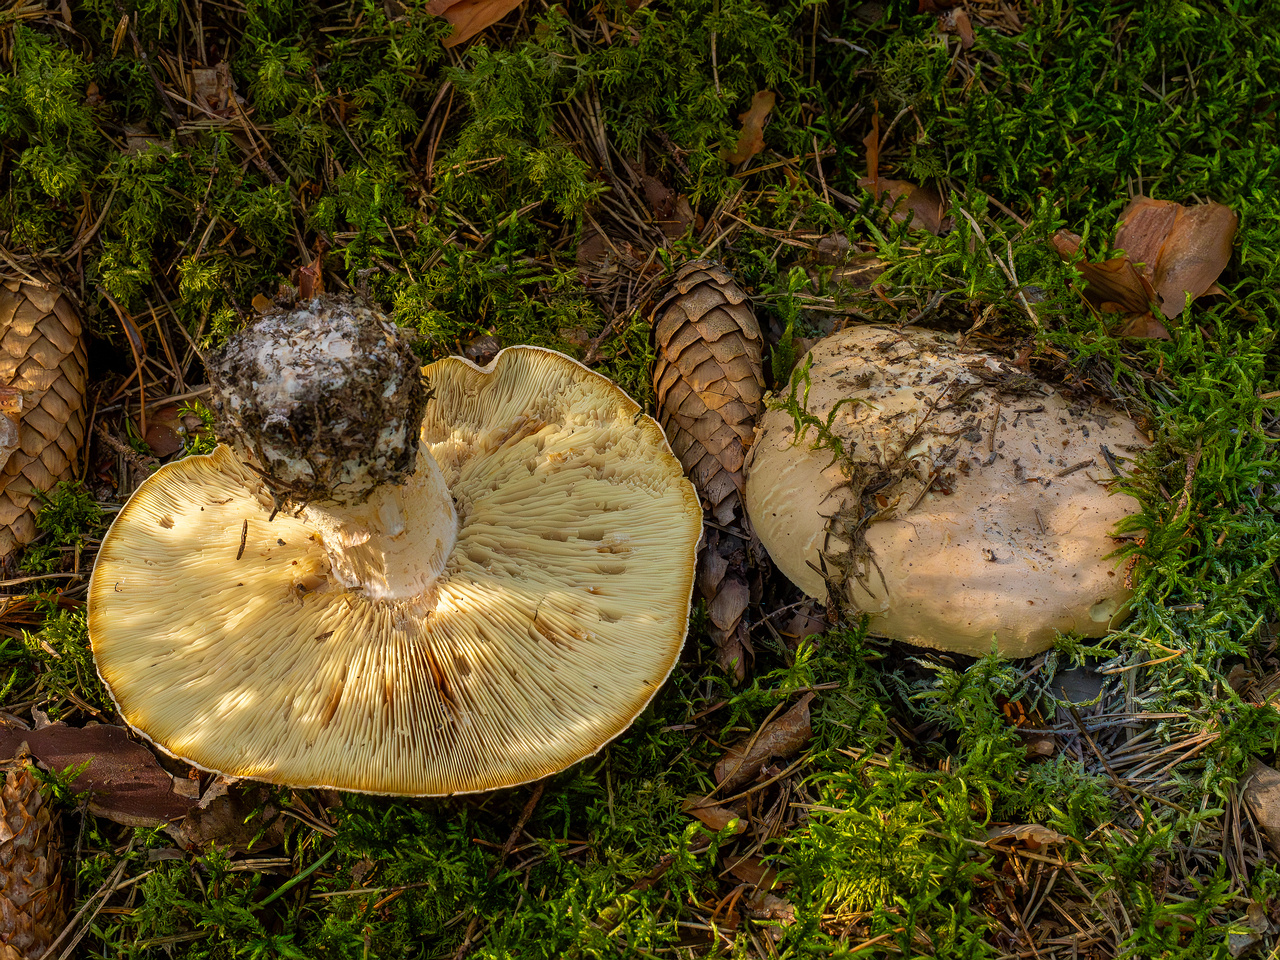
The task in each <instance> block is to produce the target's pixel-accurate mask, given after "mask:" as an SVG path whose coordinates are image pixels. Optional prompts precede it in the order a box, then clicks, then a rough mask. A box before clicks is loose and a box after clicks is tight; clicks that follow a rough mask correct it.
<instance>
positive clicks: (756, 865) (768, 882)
mask: <svg viewBox="0 0 1280 960" xmlns="http://www.w3.org/2000/svg"><path fill="white" fill-rule="evenodd" d="M729 873H731V874H733V876H735V877H737V878H738V879H739V880H741V881H742V882H743V883H749V884H751V887H752V890H753V891H755V892H757V893H761V892H767V891H769V890H772V889H773V884H774V881H776V880H777V879H778V871H777V870H775V869H774V868H773V867H769V866H766V865H765V864H764V863H762V862H761V860H760V858H759V857H743V858H742V859H740V860H737V861H735V862H734V863H732V864H730V865H729Z"/></svg>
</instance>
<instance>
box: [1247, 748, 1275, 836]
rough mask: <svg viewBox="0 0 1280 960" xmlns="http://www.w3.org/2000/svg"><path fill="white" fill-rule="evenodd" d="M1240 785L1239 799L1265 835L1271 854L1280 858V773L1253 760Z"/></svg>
mask: <svg viewBox="0 0 1280 960" xmlns="http://www.w3.org/2000/svg"><path fill="white" fill-rule="evenodd" d="M1240 783H1241V793H1240V795H1241V797H1243V798H1244V802H1245V803H1247V804H1248V805H1249V809H1250V810H1251V811H1252V812H1253V818H1254V819H1255V820H1257V821H1258V825H1259V826H1260V827H1262V832H1263V833H1264V834H1266V837H1267V842H1268V843H1269V844H1270V846H1271V850H1272V852H1274V853H1275V854H1276V855H1277V856H1280V772H1277V771H1276V770H1273V769H1272V768H1271V767H1269V766H1267V765H1266V764H1265V763H1260V762H1258V761H1257V760H1255V761H1254V762H1253V766H1251V767H1250V768H1249V772H1248V773H1246V774H1245V775H1244V778H1243V779H1242V780H1241V781H1240Z"/></svg>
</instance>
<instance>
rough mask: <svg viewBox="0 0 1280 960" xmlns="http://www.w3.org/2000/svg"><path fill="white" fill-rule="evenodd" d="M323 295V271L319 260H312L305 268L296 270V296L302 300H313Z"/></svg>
mask: <svg viewBox="0 0 1280 960" xmlns="http://www.w3.org/2000/svg"><path fill="white" fill-rule="evenodd" d="M322 293H324V270H323V269H322V268H321V266H320V260H319V258H316V259H315V260H312V261H311V262H310V263H309V264H307V265H306V266H305V267H299V268H298V296H299V298H301V299H303V300H313V299H315V298H316V297H318V296H320V294H322Z"/></svg>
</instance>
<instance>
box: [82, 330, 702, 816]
mask: <svg viewBox="0 0 1280 960" xmlns="http://www.w3.org/2000/svg"><path fill="white" fill-rule="evenodd" d="M422 373H423V374H424V375H425V377H426V379H427V380H428V382H429V387H430V390H431V392H432V395H433V396H432V399H431V400H429V401H428V403H427V407H426V411H425V415H424V418H423V420H422V425H421V445H420V450H419V454H418V459H419V466H418V469H417V471H416V472H415V474H414V477H413V478H412V479H411V480H409V481H407V482H406V483H404V484H401V485H398V486H390V487H389V491H390V492H387V493H386V495H385V498H384V499H382V500H379V497H380V496H382V495H383V493H384V492H385V491H387V490H388V486H387V485H383V486H380V487H378V488H377V490H375V491H374V493H373V495H372V496H371V497H370V498H369V500H368V501H367V502H365V503H363V504H361V505H360V506H359V507H358V508H353V509H354V510H355V511H356V512H355V513H353V514H351V515H350V516H348V517H347V519H346V520H345V521H343V522H345V523H347V526H346V527H342V529H343V530H345V531H346V532H347V533H348V534H351V533H353V531H354V530H355V527H356V526H358V524H359V523H367V524H368V530H366V534H367V537H366V539H364V540H363V541H361V539H360V537H359V536H348V537H347V540H346V541H344V542H343V543H342V544H339V545H337V546H335V545H334V544H333V543H332V542H329V541H330V538H331V535H332V531H331V530H322V529H319V528H318V526H317V524H316V523H315V522H314V520H313V514H312V513H311V507H310V506H308V507H307V508H306V509H304V510H301V511H295V510H294V509H292V508H290V507H285V508H284V509H281V510H280V511H279V512H278V513H276V514H275V515H274V517H273V501H272V496H271V493H270V491H269V490H268V488H267V486H266V484H265V483H264V482H263V480H262V478H261V477H260V476H259V475H258V474H257V473H256V472H254V471H253V470H251V469H250V468H249V467H248V466H246V465H243V464H242V463H241V462H240V460H239V458H238V457H237V456H236V455H235V454H234V453H233V452H232V451H231V449H230V448H228V447H225V446H224V447H219V448H218V450H217V451H216V452H214V453H213V454H212V455H209V456H193V457H188V458H186V459H184V460H180V461H177V462H175V463H171V464H168V465H166V466H164V467H162V468H161V469H160V470H159V471H157V472H156V474H155V475H154V476H153V477H151V478H150V479H149V480H148V481H147V482H146V483H144V484H143V486H142V487H141V488H140V489H139V490H138V492H137V493H136V494H135V495H134V496H133V497H132V498H131V499H130V501H129V502H128V503H127V504H126V505H125V507H124V509H123V510H122V511H121V513H120V515H119V517H118V518H117V519H116V521H115V523H114V524H113V525H112V528H111V530H110V531H109V533H108V534H107V536H106V538H105V539H104V541H103V544H102V548H101V550H100V551H99V554H98V561H97V566H96V567H95V569H94V572H93V577H92V580H91V583H90V590H89V633H90V638H91V640H92V643H93V649H94V657H95V661H96V663H97V667H98V671H99V674H100V675H101V676H102V679H103V681H104V682H105V683H106V685H107V687H108V689H109V690H110V691H111V694H112V696H113V697H114V698H115V701H116V704H117V706H118V708H119V709H120V712H121V714H122V716H123V717H124V718H125V720H126V721H128V723H129V724H130V725H132V726H133V727H134V728H136V729H137V730H138V731H140V732H141V733H142V734H143V735H144V736H146V737H148V738H149V739H151V740H152V741H154V742H155V743H156V744H158V745H159V746H160V747H162V748H163V749H164V750H166V751H168V752H169V753H172V754H174V755H177V756H179V757H182V758H183V759H186V760H188V761H190V762H192V763H194V764H196V765H197V766H200V767H203V768H205V769H209V770H216V771H218V772H221V773H225V774H229V775H233V776H238V777H253V778H258V779H263V780H269V781H271V782H274V783H280V784H286V785H290V786H328V787H336V788H339V789H345V790H358V791H367V792H372V793H385V794H402V795H441V794H451V793H466V792H472V791H478V790H488V789H494V788H498V787H503V786H510V785H514V784H518V783H524V782H528V781H531V780H536V779H538V778H541V777H544V776H547V775H548V774H551V773H554V772H556V771H558V770H561V769H563V768H565V767H567V766H569V765H570V764H572V763H575V762H577V761H578V760H581V759H582V758H583V757H586V756H589V755H591V754H593V753H595V752H596V751H598V750H599V749H600V748H601V747H603V746H604V745H605V744H606V743H608V742H609V741H610V740H612V739H613V738H614V737H616V736H617V735H618V734H619V733H621V732H622V731H623V730H624V729H626V727H627V726H629V725H630V723H631V722H632V720H633V719H634V718H635V717H636V716H637V715H638V714H639V713H640V711H641V710H643V709H644V707H645V705H646V704H647V703H648V702H649V700H650V699H651V698H652V697H653V695H654V694H655V693H656V691H657V690H658V688H659V687H660V686H661V685H662V683H663V681H664V679H665V678H666V677H667V675H668V673H669V672H670V670H671V669H672V667H673V665H674V664H675V662H676V659H677V658H678V655H679V652H680V649H681V646H682V644H683V640H684V635H685V630H686V626H687V622H688V608H689V599H690V595H691V592H692V588H693V575H694V558H695V551H696V547H697V542H698V538H699V534H700V532H701V521H702V512H701V508H700V506H699V504H698V500H697V496H696V495H695V493H694V491H693V488H692V487H691V485H690V484H689V482H688V481H687V480H686V479H685V478H684V475H683V472H682V471H681V469H680V464H679V463H678V462H677V461H676V459H675V457H674V456H673V455H672V454H671V451H670V448H669V447H668V446H667V444H666V441H665V439H664V438H663V435H662V431H661V429H660V428H659V427H658V425H657V424H656V423H654V422H653V420H651V419H650V418H649V417H646V416H645V415H644V414H643V412H642V411H641V409H640V408H639V407H638V406H637V405H636V404H635V403H633V402H632V401H631V400H630V399H629V398H628V397H627V396H626V395H625V394H624V393H623V392H622V391H621V390H619V389H618V388H617V387H616V386H615V385H614V384H612V383H610V382H609V381H608V380H606V379H605V378H603V377H601V376H600V375H598V374H596V373H594V372H592V371H590V370H588V369H587V368H585V367H583V366H581V365H580V364H578V363H577V362H575V361H573V360H571V359H569V358H568V357H564V356H562V355H560V354H556V353H553V352H551V351H546V350H541V349H537V348H532V347H512V348H510V349H508V350H505V351H503V352H502V353H501V354H499V355H498V357H497V358H495V359H494V361H493V362H492V363H491V364H489V365H488V366H487V367H484V368H480V367H477V366H475V365H474V364H472V363H470V362H469V361H466V360H462V359H460V358H449V359H446V360H441V361H439V362H437V363H435V364H432V365H431V366H429V367H427V368H425V369H424V370H423V371H422ZM437 461H438V463H439V466H438V467H437V466H436V463H437ZM421 476H426V477H427V478H428V479H426V480H420V477H421ZM440 491H444V492H443V496H444V498H445V500H446V501H448V500H449V499H450V497H451V498H452V502H451V503H449V504H448V507H447V509H437V508H436V507H428V508H426V509H425V515H426V516H427V521H426V522H425V523H423V524H419V523H418V522H417V520H416V519H415V517H416V516H417V514H416V513H415V511H416V510H418V509H419V507H418V505H417V502H416V499H417V498H419V497H422V498H425V499H430V498H431V497H432V496H433V495H436V494H439V493H440ZM455 504H456V511H455V509H454V505H455ZM359 511H364V512H363V513H360V512H359ZM336 515H337V514H334V516H336ZM387 518H390V520H389V522H387ZM442 518H445V519H443V520H442ZM339 526H341V524H339ZM419 526H424V527H425V528H426V530H425V532H423V531H422V530H419V529H418V527H419ZM405 538H409V539H416V540H417V541H418V542H419V543H420V544H421V546H422V548H423V549H424V550H426V551H428V552H430V551H432V550H438V551H440V553H441V562H440V565H439V574H438V576H434V577H429V578H427V582H423V581H421V580H414V576H415V574H414V572H413V571H412V570H409V571H408V572H404V571H401V572H397V570H396V569H393V568H397V567H410V566H412V564H409V563H408V561H407V559H406V557H405V556H402V555H400V554H398V553H397V552H396V551H397V550H398V549H399V547H398V544H399V543H400V542H401V541H403V540H404V539H405ZM360 550H362V551H364V552H363V553H361V554H359V555H358V556H354V555H348V553H347V552H352V551H360ZM344 551H346V552H344ZM335 555H340V556H345V557H346V559H347V560H348V561H349V562H350V564H351V569H352V570H353V571H355V573H354V575H355V578H356V580H357V581H358V582H357V583H356V585H354V586H352V585H348V584H345V583H344V582H343V580H342V577H341V576H339V575H337V573H336V572H335V569H334V563H335V561H334V557H335ZM380 564H381V565H383V566H384V567H385V569H384V570H382V571H381V572H379V570H378V569H377V568H378V567H379V565H380ZM349 572H350V571H349ZM380 577H381V579H379V578H380Z"/></svg>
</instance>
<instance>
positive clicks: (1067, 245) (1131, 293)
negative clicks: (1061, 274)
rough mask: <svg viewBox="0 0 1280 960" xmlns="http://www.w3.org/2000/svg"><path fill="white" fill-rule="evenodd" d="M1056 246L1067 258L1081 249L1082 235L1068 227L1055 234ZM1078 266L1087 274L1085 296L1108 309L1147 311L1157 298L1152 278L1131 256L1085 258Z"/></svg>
mask: <svg viewBox="0 0 1280 960" xmlns="http://www.w3.org/2000/svg"><path fill="white" fill-rule="evenodd" d="M1053 247H1054V249H1055V250H1057V251H1058V256H1059V257H1061V258H1062V259H1063V260H1070V259H1071V258H1072V257H1074V256H1075V255H1076V254H1077V253H1079V251H1080V237H1079V235H1077V234H1074V233H1071V232H1070V231H1068V230H1059V231H1058V232H1057V233H1055V234H1054V235H1053ZM1076 269H1077V270H1079V271H1080V275H1081V276H1082V277H1084V281H1085V288H1084V296H1085V299H1086V300H1088V301H1089V302H1090V303H1091V304H1093V305H1094V306H1095V307H1097V308H1098V309H1099V310H1101V311H1103V312H1106V313H1145V312H1146V310H1147V308H1148V306H1149V305H1150V304H1151V302H1152V301H1153V300H1154V299H1155V289H1154V288H1153V287H1152V286H1151V281H1150V280H1148V279H1147V278H1146V276H1144V275H1143V273H1142V272H1141V271H1140V270H1139V269H1138V268H1137V267H1135V266H1134V265H1133V262H1132V261H1130V259H1129V258H1128V257H1125V256H1121V257H1112V258H1111V259H1110V260H1104V261H1103V262H1102V263H1090V262H1089V261H1088V260H1081V261H1079V262H1078V263H1077V264H1076Z"/></svg>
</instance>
